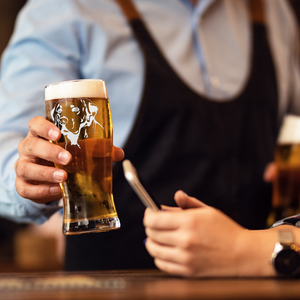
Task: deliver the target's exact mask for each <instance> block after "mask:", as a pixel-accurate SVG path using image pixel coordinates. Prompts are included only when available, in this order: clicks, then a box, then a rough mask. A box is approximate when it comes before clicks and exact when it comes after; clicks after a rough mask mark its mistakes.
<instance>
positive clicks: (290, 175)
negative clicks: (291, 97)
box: [272, 115, 300, 221]
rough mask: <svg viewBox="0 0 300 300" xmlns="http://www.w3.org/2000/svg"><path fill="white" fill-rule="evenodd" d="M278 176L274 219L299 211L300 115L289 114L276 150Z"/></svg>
mask: <svg viewBox="0 0 300 300" xmlns="http://www.w3.org/2000/svg"><path fill="white" fill-rule="evenodd" d="M275 163H276V167H277V176H276V179H275V181H274V182H273V201H272V202H273V203H272V206H273V212H274V214H275V216H274V220H273V221H277V220H278V219H282V218H285V217H288V216H291V215H293V214H296V213H297V212H298V208H299V203H300V202H299V197H300V117H298V116H294V115H287V116H285V118H284V121H283V124H282V127H281V129H280V132H279V136H278V141H277V146H276V150H275Z"/></svg>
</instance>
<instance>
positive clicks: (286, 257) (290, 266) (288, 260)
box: [274, 249, 300, 275]
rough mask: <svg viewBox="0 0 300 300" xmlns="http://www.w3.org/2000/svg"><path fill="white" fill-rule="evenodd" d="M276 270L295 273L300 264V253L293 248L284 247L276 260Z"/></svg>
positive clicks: (285, 273)
mask: <svg viewBox="0 0 300 300" xmlns="http://www.w3.org/2000/svg"><path fill="white" fill-rule="evenodd" d="M274 265H275V268H276V270H277V271H278V272H279V273H280V274H282V275H294V274H295V273H296V272H297V270H298V269H299V266H300V255H299V254H298V253H297V252H296V251H294V250H292V249H282V250H281V251H280V252H278V253H277V256H276V258H275V261H274Z"/></svg>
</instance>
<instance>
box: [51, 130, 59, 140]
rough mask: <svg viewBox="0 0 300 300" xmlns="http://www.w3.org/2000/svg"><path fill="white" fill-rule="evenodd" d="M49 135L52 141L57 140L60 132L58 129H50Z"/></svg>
mask: <svg viewBox="0 0 300 300" xmlns="http://www.w3.org/2000/svg"><path fill="white" fill-rule="evenodd" d="M48 135H49V137H50V139H51V140H52V141H55V140H57V138H58V136H59V133H58V132H57V130H54V129H50V130H49V133H48Z"/></svg>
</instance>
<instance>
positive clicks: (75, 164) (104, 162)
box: [45, 79, 120, 235]
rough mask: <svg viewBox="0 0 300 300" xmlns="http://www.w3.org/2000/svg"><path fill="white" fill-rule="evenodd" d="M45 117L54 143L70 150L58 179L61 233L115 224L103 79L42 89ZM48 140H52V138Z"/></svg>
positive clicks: (105, 228)
mask: <svg viewBox="0 0 300 300" xmlns="http://www.w3.org/2000/svg"><path fill="white" fill-rule="evenodd" d="M45 100H46V102H45V104H46V119H47V120H49V121H51V122H52V123H54V124H55V125H56V126H57V127H58V128H59V129H60V131H61V138H60V140H59V141H58V142H55V144H58V145H59V146H61V147H63V148H65V149H66V150H68V151H69V152H70V153H71V154H72V161H71V163H70V164H68V165H67V166H62V165H58V164H57V165H55V166H56V167H57V168H61V169H64V170H65V171H66V172H67V174H68V178H67V181H66V182H64V183H62V184H61V185H60V186H61V191H62V197H63V233H64V234H65V235H73V234H81V233H89V232H102V231H108V230H112V229H117V228H119V227H120V221H119V219H118V215H117V212H116V208H115V204H114V200H113V194H112V146H113V141H112V138H113V133H112V128H113V126H112V118H111V111H110V105H109V100H108V96H107V91H106V85H105V82H104V81H102V80H94V79H83V80H72V81H64V82H59V83H54V84H50V85H48V86H46V88H45ZM53 143H54V142H53Z"/></svg>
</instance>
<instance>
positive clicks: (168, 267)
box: [154, 258, 191, 277]
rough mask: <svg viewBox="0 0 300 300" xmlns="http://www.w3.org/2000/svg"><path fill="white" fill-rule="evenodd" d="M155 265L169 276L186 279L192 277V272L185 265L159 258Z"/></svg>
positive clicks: (155, 260)
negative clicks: (184, 277)
mask: <svg viewBox="0 0 300 300" xmlns="http://www.w3.org/2000/svg"><path fill="white" fill-rule="evenodd" d="M154 263H155V265H156V266H157V268H158V269H160V270H161V271H163V272H166V273H168V274H171V275H177V276H186V277H187V276H191V272H190V270H189V269H188V268H187V267H186V266H185V265H182V264H178V263H174V262H169V261H166V260H162V259H159V258H155V259H154Z"/></svg>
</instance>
